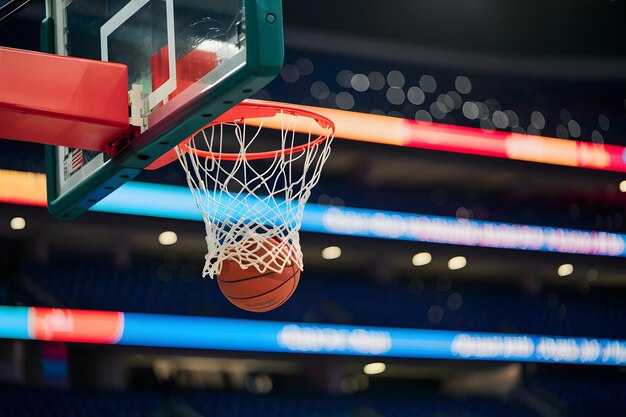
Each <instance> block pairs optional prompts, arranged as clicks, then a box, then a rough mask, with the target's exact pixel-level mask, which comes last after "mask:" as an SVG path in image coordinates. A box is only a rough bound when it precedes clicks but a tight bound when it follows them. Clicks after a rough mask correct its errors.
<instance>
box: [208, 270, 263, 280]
mask: <svg viewBox="0 0 626 417" xmlns="http://www.w3.org/2000/svg"><path fill="white" fill-rule="evenodd" d="M257 271H258V270H257ZM271 274H275V272H274V271H268V272H266V273H264V274H260V275H255V276H253V277H248V278H241V279H237V280H235V281H227V280H225V279H221V278H220V276H219V275H218V276H217V280H218V281H222V282H242V281H248V280H250V279H255V278H261V277H266V276H268V275H271Z"/></svg>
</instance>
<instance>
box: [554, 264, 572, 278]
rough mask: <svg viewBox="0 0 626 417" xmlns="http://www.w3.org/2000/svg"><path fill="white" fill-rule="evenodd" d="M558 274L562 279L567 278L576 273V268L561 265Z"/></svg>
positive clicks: (569, 265)
mask: <svg viewBox="0 0 626 417" xmlns="http://www.w3.org/2000/svg"><path fill="white" fill-rule="evenodd" d="M556 273H557V275H558V276H560V277H566V276H568V275H572V274H573V273H574V266H573V265H572V264H563V265H560V266H559V268H558V269H557V271H556Z"/></svg>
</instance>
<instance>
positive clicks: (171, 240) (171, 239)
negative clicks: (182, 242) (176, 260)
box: [159, 230, 178, 246]
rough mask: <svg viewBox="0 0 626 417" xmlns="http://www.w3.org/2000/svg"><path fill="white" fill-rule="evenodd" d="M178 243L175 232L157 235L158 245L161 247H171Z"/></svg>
mask: <svg viewBox="0 0 626 417" xmlns="http://www.w3.org/2000/svg"><path fill="white" fill-rule="evenodd" d="M176 242H178V235H177V234H176V232H172V231H170V230H166V231H165V232H162V233H161V234H159V243H160V244H161V245H163V246H169V245H173V244H175V243H176Z"/></svg>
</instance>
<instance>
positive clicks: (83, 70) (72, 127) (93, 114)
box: [0, 47, 128, 152]
mask: <svg viewBox="0 0 626 417" xmlns="http://www.w3.org/2000/svg"><path fill="white" fill-rule="evenodd" d="M127 128H128V71H127V68H126V66H125V65H122V64H116V63H110V62H102V61H92V60H87V59H81V58H71V57H64V56H59V55H51V54H44V53H40V52H32V51H22V50H18V49H11V48H2V47H0V138H5V139H15V140H21V141H28V142H38V143H45V144H51V145H63V146H69V147H72V148H82V149H88V150H95V151H100V152H103V151H104V150H105V149H106V146H107V145H108V144H109V143H110V142H111V141H112V140H113V139H115V138H116V137H118V136H119V135H121V134H122V133H123V132H124V131H125V130H126V129H127Z"/></svg>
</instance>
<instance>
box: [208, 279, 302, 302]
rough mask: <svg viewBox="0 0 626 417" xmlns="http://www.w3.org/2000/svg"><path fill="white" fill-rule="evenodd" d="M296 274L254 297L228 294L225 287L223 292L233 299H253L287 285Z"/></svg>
mask: <svg viewBox="0 0 626 417" xmlns="http://www.w3.org/2000/svg"><path fill="white" fill-rule="evenodd" d="M295 276H296V274H293V275H292V276H290V277H289V278H287V279H286V280H284V281H283V282H281V283H280V284H278V285H277V286H276V287H274V288H272V289H271V290H269V291H266V292H264V293H262V294H257V295H254V296H252V297H241V298H240V297H233V296H232V295H229V294H227V293H226V292H225V291H224V290H223V289H222V294H224V295H225V296H226V297H228V298H232V299H233V300H251V299H253V298H257V297H261V296H263V295H266V294H269V293H271V292H272V291H274V290H277V289H279V288H280V287H282V286H283V285H285V284H286V283H288V282H289V280H291V279H293V278H294V277H295ZM225 282H228V281H225ZM220 289H221V288H220Z"/></svg>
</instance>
